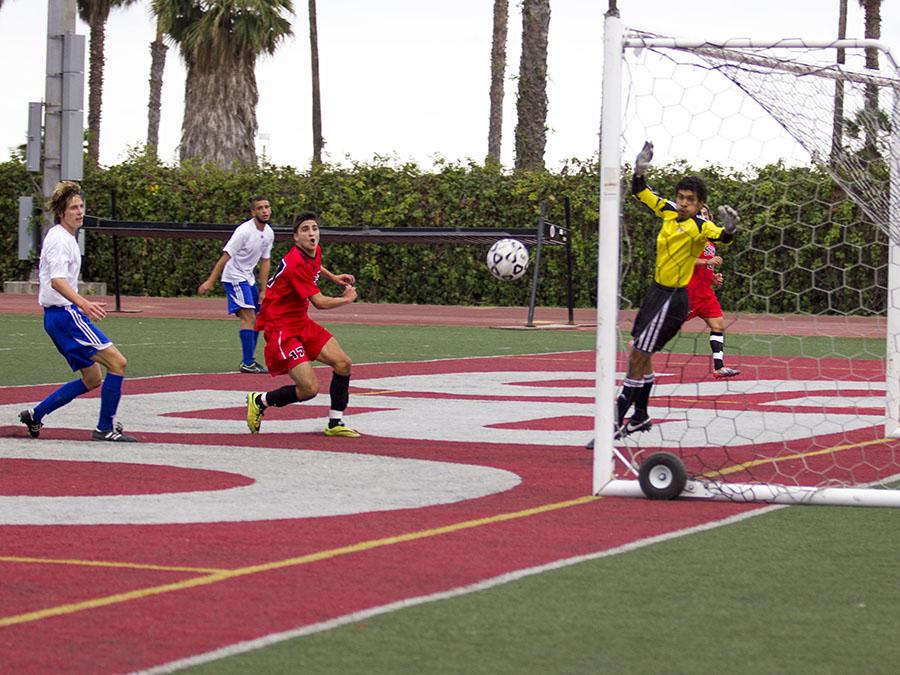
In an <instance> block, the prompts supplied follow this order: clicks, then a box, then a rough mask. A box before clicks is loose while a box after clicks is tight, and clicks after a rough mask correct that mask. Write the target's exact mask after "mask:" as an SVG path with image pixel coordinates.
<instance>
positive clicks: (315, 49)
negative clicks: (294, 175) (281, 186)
mask: <svg viewBox="0 0 900 675" xmlns="http://www.w3.org/2000/svg"><path fill="white" fill-rule="evenodd" d="M309 51H310V62H311V63H312V132H313V157H312V161H313V165H318V164H321V163H322V146H323V145H324V144H325V142H324V141H323V140H322V101H321V98H320V95H319V34H318V30H317V27H316V0H309Z"/></svg>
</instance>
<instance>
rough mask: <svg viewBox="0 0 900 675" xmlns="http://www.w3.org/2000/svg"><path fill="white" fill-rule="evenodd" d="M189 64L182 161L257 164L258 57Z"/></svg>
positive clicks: (224, 166) (225, 165)
mask: <svg viewBox="0 0 900 675" xmlns="http://www.w3.org/2000/svg"><path fill="white" fill-rule="evenodd" d="M186 61H187V78H186V80H185V87H184V88H185V91H184V121H183V123H182V127H181V151H180V157H181V160H182V161H184V160H186V159H190V158H203V159H204V160H205V161H209V162H214V163H216V164H218V165H219V166H221V167H223V168H228V167H230V166H231V165H232V163H234V162H238V163H241V164H256V145H255V138H256V132H257V123H256V104H257V102H258V100H259V94H258V91H257V88H256V74H255V72H254V69H255V65H256V59H255V57H254V58H245V59H244V60H243V61H242V62H239V63H233V64H230V65H228V66H224V67H222V66H220V67H218V68H216V67H215V66H213V67H209V68H206V69H204V68H202V67H201V66H200V65H198V64H197V63H196V62H194V60H193V59H186Z"/></svg>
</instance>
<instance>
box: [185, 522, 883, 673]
mask: <svg viewBox="0 0 900 675" xmlns="http://www.w3.org/2000/svg"><path fill="white" fill-rule="evenodd" d="M898 534H900V512H898V511H897V510H892V509H865V508H847V507H791V508H787V509H778V510H774V511H770V512H768V513H765V514H763V515H760V516H757V517H754V518H750V519H749V520H744V521H742V522H739V523H736V524H732V525H729V526H727V527H721V528H717V529H714V530H710V531H705V532H699V533H695V534H692V535H691V536H688V537H683V538H678V539H673V540H669V541H665V542H662V543H657V544H654V545H652V546H647V547H645V548H641V549H638V550H636V551H632V552H629V553H624V554H620V555H615V556H609V557H605V558H600V559H596V560H591V561H587V562H581V563H578V564H576V565H572V566H568V567H563V568H561V569H557V570H553V571H547V572H543V573H541V574H539V575H535V576H530V577H525V578H523V579H520V580H518V581H514V582H511V583H508V584H505V585H502V586H496V587H494V588H490V589H488V590H484V591H480V592H477V593H470V594H467V595H461V596H458V597H454V598H451V599H447V600H443V601H440V602H431V603H426V604H422V605H417V606H413V607H409V608H406V609H401V610H398V611H394V612H391V613H388V614H383V615H379V616H373V617H369V618H366V619H364V620H362V621H360V622H357V623H353V624H349V625H346V626H342V627H338V628H335V629H332V630H328V631H323V632H319V633H315V634H312V635H307V636H304V637H299V638H294V639H291V640H288V641H285V642H280V643H277V644H274V645H272V646H269V647H266V648H264V649H259V650H256V651H252V652H248V653H244V654H239V655H236V656H233V657H230V658H226V659H221V660H218V661H214V662H211V663H209V664H205V665H203V666H199V667H196V668H192V669H190V670H191V671H192V672H202V673H296V672H303V673H323V674H324V673H345V674H350V673H359V674H363V673H385V674H387V673H393V674H398V675H399V674H405V673H409V674H410V675H413V674H418V673H495V674H503V673H509V674H510V675H512V674H515V673H648V674H651V673H653V674H655V673H723V672H727V673H747V674H748V675H750V674H757V673H835V674H838V673H893V672H896V667H897V663H898V661H900V641H898V640H897V627H898V626H900V568H898V562H897V560H898V555H900V541H898V536H897V535H898ZM511 545H513V546H514V545H515V544H514V543H513V544H511Z"/></svg>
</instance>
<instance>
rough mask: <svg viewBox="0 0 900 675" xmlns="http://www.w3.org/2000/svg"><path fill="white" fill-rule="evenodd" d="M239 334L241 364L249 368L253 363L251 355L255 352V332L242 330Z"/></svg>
mask: <svg viewBox="0 0 900 675" xmlns="http://www.w3.org/2000/svg"><path fill="white" fill-rule="evenodd" d="M239 332H240V334H241V352H242V353H243V360H242V361H241V363H243V364H244V365H246V366H249V365H250V364H251V363H253V354H254V353H255V352H256V331H255V330H250V329H243V330H241V331H239Z"/></svg>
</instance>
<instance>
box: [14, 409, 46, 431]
mask: <svg viewBox="0 0 900 675" xmlns="http://www.w3.org/2000/svg"><path fill="white" fill-rule="evenodd" d="M19 421H20V422H21V423H22V424H24V425H25V426H26V427H28V433H29V434H30V435H31V437H32V438H37V437H38V436H40V435H41V428H42V427H43V426H44V425H43V424H42V423H41V422H37V421H35V419H34V409H33V408H31V409H29V410H23V411H22V412H20V413H19Z"/></svg>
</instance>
